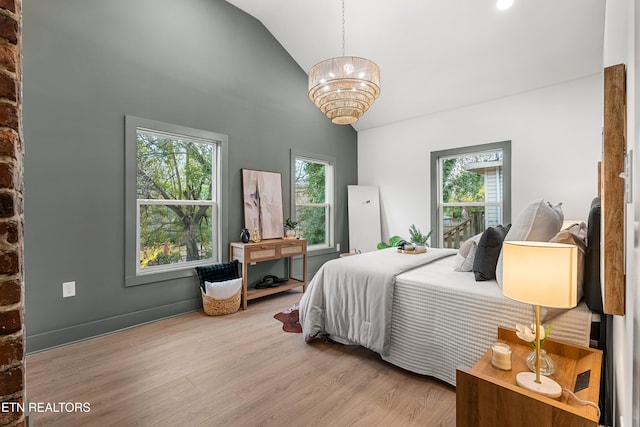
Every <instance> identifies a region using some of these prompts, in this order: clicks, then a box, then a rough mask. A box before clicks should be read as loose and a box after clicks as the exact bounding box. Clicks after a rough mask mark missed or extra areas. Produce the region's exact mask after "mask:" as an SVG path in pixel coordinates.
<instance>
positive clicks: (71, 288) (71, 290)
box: [62, 282, 76, 298]
mask: <svg viewBox="0 0 640 427" xmlns="http://www.w3.org/2000/svg"><path fill="white" fill-rule="evenodd" d="M75 296H76V282H64V283H63V284H62V298H68V297H75Z"/></svg>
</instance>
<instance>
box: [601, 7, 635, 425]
mask: <svg viewBox="0 0 640 427" xmlns="http://www.w3.org/2000/svg"><path fill="white" fill-rule="evenodd" d="M639 36H640V1H638V0H608V1H607V2H606V14H605V39H604V52H603V57H604V59H603V65H604V66H605V67H607V66H610V65H615V64H619V63H624V64H626V66H627V149H633V151H634V152H635V153H634V154H635V156H634V157H635V159H634V161H635V164H634V171H635V172H634V182H633V186H634V188H633V193H634V200H633V203H631V204H629V205H627V212H626V214H627V218H626V227H627V230H626V231H627V233H626V236H627V241H626V246H625V249H626V274H627V276H626V295H625V296H626V313H627V314H626V316H624V317H620V316H616V317H615V318H614V324H613V345H614V348H615V353H614V363H613V366H614V370H615V384H614V387H615V394H616V396H615V410H616V413H615V420H614V421H615V422H616V425H617V426H620V427H627V426H638V425H640V415H639V413H640V385H639V383H640V351H638V349H639V348H640V286H638V279H639V274H638V267H639V266H640V230H639V229H638V223H639V222H640V188H639V187H640V179H639V178H640V175H639V174H638V173H639V172H640V161H639V158H638V156H639V154H640V121H639V120H638V118H637V115H638V105H640V95H639V94H638V82H640V69H639V68H640V67H639V66H638V61H640V43H638V42H637V40H638V37H639Z"/></svg>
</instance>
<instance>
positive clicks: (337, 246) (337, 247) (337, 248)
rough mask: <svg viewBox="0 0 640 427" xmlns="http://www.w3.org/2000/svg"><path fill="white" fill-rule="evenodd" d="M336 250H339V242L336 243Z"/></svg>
mask: <svg viewBox="0 0 640 427" xmlns="http://www.w3.org/2000/svg"><path fill="white" fill-rule="evenodd" d="M336 251H338V252H340V243H338V244H337V245H336Z"/></svg>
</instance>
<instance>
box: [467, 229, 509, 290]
mask: <svg viewBox="0 0 640 427" xmlns="http://www.w3.org/2000/svg"><path fill="white" fill-rule="evenodd" d="M509 227H510V226H507V228H505V227H503V226H502V225H498V226H497V227H489V228H487V229H486V230H485V231H484V233H482V236H481V237H480V241H479V242H478V248H477V249H476V256H475V258H474V260H473V274H474V276H475V278H476V281H478V282H480V281H484V280H493V279H495V278H496V264H497V263H498V256H499V255H500V250H501V249H502V242H503V241H504V238H505V236H506V235H507V232H508V231H509Z"/></svg>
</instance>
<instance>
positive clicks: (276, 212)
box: [242, 169, 283, 239]
mask: <svg viewBox="0 0 640 427" xmlns="http://www.w3.org/2000/svg"><path fill="white" fill-rule="evenodd" d="M242 190H243V198H244V223H245V227H246V228H248V229H249V232H250V233H252V234H253V233H254V230H256V229H257V230H258V233H259V236H260V238H261V239H276V238H280V237H282V236H283V229H282V223H283V215H282V183H281V177H280V173H278V172H267V171H259V170H253V169H242Z"/></svg>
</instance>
